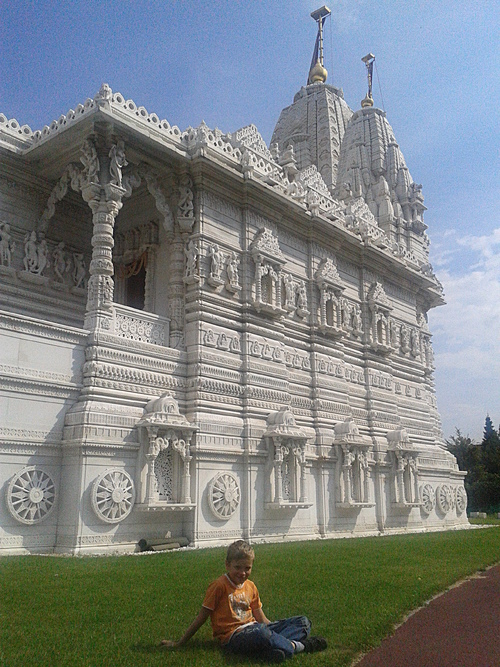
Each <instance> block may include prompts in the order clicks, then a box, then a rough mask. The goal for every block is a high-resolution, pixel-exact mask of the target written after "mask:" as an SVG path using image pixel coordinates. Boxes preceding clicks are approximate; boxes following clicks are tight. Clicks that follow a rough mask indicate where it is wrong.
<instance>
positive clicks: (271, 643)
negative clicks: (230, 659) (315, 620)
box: [224, 616, 311, 658]
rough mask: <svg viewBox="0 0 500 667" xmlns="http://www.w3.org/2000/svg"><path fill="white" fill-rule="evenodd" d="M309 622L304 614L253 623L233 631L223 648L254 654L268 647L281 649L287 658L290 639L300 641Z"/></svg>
mask: <svg viewBox="0 0 500 667" xmlns="http://www.w3.org/2000/svg"><path fill="white" fill-rule="evenodd" d="M310 631H311V622H310V620H309V619H308V618H306V617H305V616H292V617H291V618H284V619H283V620H281V621H274V623H270V624H269V625H266V624H265V623H253V624H252V625H248V626H247V627H246V628H243V629H242V630H240V631H239V632H235V633H234V634H233V635H232V637H231V639H230V640H229V641H228V642H227V644H225V646H224V648H225V649H227V650H228V651H232V652H233V653H243V654H245V655H255V654H258V653H261V652H262V651H269V650H270V649H274V648H279V649H281V650H282V651H283V652H284V653H285V655H286V657H287V658H291V657H292V655H293V644H292V641H295V640H297V641H299V642H300V641H302V640H303V639H306V638H307V637H308V636H309V632H310Z"/></svg>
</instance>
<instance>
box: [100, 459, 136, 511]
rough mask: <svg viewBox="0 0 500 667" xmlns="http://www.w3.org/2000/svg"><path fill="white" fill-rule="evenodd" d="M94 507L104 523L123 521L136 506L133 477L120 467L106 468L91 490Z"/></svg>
mask: <svg viewBox="0 0 500 667" xmlns="http://www.w3.org/2000/svg"><path fill="white" fill-rule="evenodd" d="M90 498H91V503H92V509H93V510H94V512H95V514H96V516H97V517H98V518H99V519H100V520H101V521H104V523H119V522H120V521H123V519H125V518H126V517H127V516H128V515H129V514H130V512H131V511H132V508H133V506H134V502H135V487H134V482H133V480H132V477H130V475H129V474H128V473H127V472H125V471H124V470H120V469H119V468H113V469H111V470H106V472H103V473H102V474H101V475H99V477H97V478H96V480H95V481H94V483H93V485H92V491H91V496H90Z"/></svg>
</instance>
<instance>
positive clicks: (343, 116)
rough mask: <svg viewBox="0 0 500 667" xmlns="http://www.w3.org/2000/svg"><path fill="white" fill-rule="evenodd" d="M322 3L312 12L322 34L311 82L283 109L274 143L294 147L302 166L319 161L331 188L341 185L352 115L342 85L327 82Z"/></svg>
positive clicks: (282, 148) (325, 13) (280, 149)
mask: <svg viewBox="0 0 500 667" xmlns="http://www.w3.org/2000/svg"><path fill="white" fill-rule="evenodd" d="M329 14H330V10H329V9H328V7H322V8H321V9H318V10H317V11H315V12H313V13H312V14H311V16H312V17H313V18H314V19H315V20H316V21H317V23H318V35H317V37H316V45H315V49H314V53H313V58H312V61H311V67H310V70H309V76H308V80H307V85H306V86H303V87H302V88H301V89H300V90H299V92H298V93H297V94H296V95H295V97H294V99H293V104H291V105H290V106H288V107H286V108H285V109H283V111H282V112H281V115H280V117H279V119H278V122H277V124H276V127H275V128H274V132H273V136H272V139H271V145H272V146H274V147H277V148H278V153H279V154H281V153H283V152H284V151H285V150H287V149H289V147H290V146H291V147H293V154H294V157H295V160H296V162H297V168H298V169H299V170H302V169H305V168H306V167H309V166H311V165H316V167H317V169H318V171H319V172H320V174H321V176H322V177H323V180H324V181H325V183H326V185H327V186H328V188H329V189H330V190H331V191H333V190H334V189H335V187H336V185H337V168H338V161H339V155H340V145H341V143H342V139H343V137H344V132H345V129H346V127H347V124H348V122H349V119H350V118H351V116H352V113H353V112H352V110H351V109H350V108H349V106H348V105H347V104H346V102H345V100H344V95H343V92H342V90H341V89H339V88H335V87H334V86H330V85H328V84H327V83H326V78H327V75H328V72H327V71H326V69H325V67H324V65H323V25H324V22H325V20H326V17H327V16H329Z"/></svg>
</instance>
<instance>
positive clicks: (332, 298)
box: [315, 258, 348, 337]
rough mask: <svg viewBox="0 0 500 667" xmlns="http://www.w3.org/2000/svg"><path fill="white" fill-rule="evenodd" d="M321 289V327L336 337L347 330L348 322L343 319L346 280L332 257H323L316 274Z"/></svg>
mask: <svg viewBox="0 0 500 667" xmlns="http://www.w3.org/2000/svg"><path fill="white" fill-rule="evenodd" d="M315 280H316V284H317V286H318V289H319V291H320V303H319V328H320V329H321V331H323V332H325V333H328V334H329V335H331V336H334V337H340V336H341V335H342V333H343V332H344V331H347V326H348V322H347V321H344V322H343V321H342V304H343V300H342V299H341V295H342V292H343V291H344V289H345V285H344V281H343V280H342V278H341V277H340V276H339V273H338V271H337V267H336V266H335V264H334V262H333V260H332V259H331V258H327V259H323V260H322V261H321V264H320V265H319V267H318V270H317V271H316V274H315Z"/></svg>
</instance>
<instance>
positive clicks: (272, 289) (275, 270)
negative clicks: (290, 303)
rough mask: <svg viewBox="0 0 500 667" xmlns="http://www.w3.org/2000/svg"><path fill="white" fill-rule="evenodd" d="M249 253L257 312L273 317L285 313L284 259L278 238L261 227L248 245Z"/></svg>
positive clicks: (254, 302)
mask: <svg viewBox="0 0 500 667" xmlns="http://www.w3.org/2000/svg"><path fill="white" fill-rule="evenodd" d="M250 253H251V255H252V258H253V261H254V264H255V277H254V284H253V293H254V299H253V305H254V307H255V309H256V310H257V312H264V313H267V314H268V315H271V316H273V317H282V316H283V315H286V313H287V310H286V309H284V308H283V307H282V294H281V291H282V283H283V275H282V269H283V266H284V265H285V264H286V260H285V258H284V256H283V253H282V252H281V248H280V246H279V243H278V239H277V238H276V236H274V234H273V233H272V231H271V230H270V229H267V228H266V227H262V228H261V229H260V230H259V232H258V233H257V235H256V237H255V238H254V240H253V241H252V244H251V245H250Z"/></svg>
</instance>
